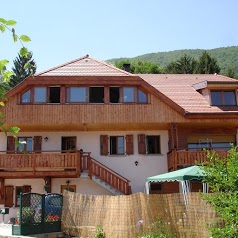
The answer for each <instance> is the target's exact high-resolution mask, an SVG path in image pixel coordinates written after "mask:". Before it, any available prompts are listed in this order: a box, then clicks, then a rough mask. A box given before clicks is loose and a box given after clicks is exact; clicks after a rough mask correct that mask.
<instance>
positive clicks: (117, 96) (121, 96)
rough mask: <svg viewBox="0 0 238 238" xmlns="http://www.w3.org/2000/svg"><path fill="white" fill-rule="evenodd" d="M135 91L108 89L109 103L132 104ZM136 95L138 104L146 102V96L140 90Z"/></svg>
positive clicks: (118, 88)
mask: <svg viewBox="0 0 238 238" xmlns="http://www.w3.org/2000/svg"><path fill="white" fill-rule="evenodd" d="M135 91H136V88H134V87H109V96H110V103H130V102H132V103H133V102H135V101H136V100H135ZM139 91H140V92H139ZM138 93H139V95H138V102H140V103H144V102H147V94H145V93H144V92H142V91H141V90H138Z"/></svg>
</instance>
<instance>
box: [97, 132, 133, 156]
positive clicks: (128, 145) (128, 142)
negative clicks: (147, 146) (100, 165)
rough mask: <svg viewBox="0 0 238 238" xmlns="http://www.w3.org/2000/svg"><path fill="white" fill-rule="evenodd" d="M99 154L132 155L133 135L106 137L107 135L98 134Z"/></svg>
mask: <svg viewBox="0 0 238 238" xmlns="http://www.w3.org/2000/svg"><path fill="white" fill-rule="evenodd" d="M109 143H110V145H109ZM100 154H101V155H108V154H110V155H125V154H126V155H133V154H134V139H133V135H126V136H110V137H108V135H100Z"/></svg>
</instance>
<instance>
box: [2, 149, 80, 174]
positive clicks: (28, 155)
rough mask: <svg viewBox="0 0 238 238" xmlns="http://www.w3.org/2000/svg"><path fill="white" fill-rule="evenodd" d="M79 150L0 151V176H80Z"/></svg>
mask: <svg viewBox="0 0 238 238" xmlns="http://www.w3.org/2000/svg"><path fill="white" fill-rule="evenodd" d="M80 162H81V158H80V152H79V151H73V152H72V151H27V152H24V153H19V151H7V152H6V151H0V177H1V178H24V177H33V178H34V177H44V176H50V177H65V176H70V177H76V176H80V171H81V168H80V167H81V164H80Z"/></svg>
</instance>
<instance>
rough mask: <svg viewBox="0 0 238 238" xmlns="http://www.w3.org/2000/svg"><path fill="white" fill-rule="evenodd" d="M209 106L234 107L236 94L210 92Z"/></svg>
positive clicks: (230, 92) (233, 92) (232, 92)
mask: <svg viewBox="0 0 238 238" xmlns="http://www.w3.org/2000/svg"><path fill="white" fill-rule="evenodd" d="M211 104H212V106H236V105H237V103H236V92H235V91H233V90H232V91H215V90H211Z"/></svg>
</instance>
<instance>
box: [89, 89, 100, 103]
mask: <svg viewBox="0 0 238 238" xmlns="http://www.w3.org/2000/svg"><path fill="white" fill-rule="evenodd" d="M89 102H90V103H104V87H89Z"/></svg>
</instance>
